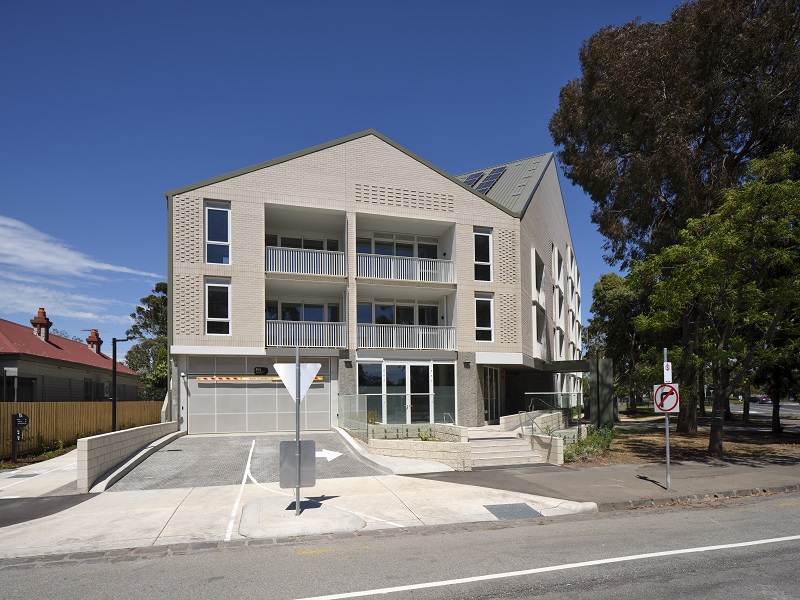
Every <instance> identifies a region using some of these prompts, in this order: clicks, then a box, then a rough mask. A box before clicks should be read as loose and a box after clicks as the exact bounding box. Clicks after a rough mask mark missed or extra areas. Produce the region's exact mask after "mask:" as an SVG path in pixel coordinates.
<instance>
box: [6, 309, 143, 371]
mask: <svg viewBox="0 0 800 600" xmlns="http://www.w3.org/2000/svg"><path fill="white" fill-rule="evenodd" d="M49 340H50V341H49V342H45V341H44V340H42V339H41V338H39V337H37V336H36V335H35V334H34V333H33V331H32V330H31V327H30V326H29V325H20V324H19V323H12V322H11V321H6V320H5V319H0V355H1V354H24V355H27V356H39V357H42V358H49V359H52V360H60V361H64V362H69V363H74V364H76V365H81V366H85V367H91V368H93V369H103V370H106V371H109V372H111V369H112V362H111V358H110V357H109V356H106V355H105V354H97V353H95V352H93V351H92V350H90V349H89V346H87V345H86V344H83V343H81V342H76V341H74V340H68V339H66V338H63V337H61V336H58V335H52V334H51V335H50V336H49ZM117 372H118V373H123V374H125V375H134V376H136V377H138V376H139V374H138V373H137V372H136V371H133V370H131V369H129V368H128V367H126V366H125V365H123V364H121V363H119V362H117Z"/></svg>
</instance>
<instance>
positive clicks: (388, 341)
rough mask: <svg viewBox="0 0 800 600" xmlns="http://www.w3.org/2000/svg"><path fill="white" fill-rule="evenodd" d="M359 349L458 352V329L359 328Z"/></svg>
mask: <svg viewBox="0 0 800 600" xmlns="http://www.w3.org/2000/svg"><path fill="white" fill-rule="evenodd" d="M358 347H359V348H394V349H398V350H456V328H455V327H438V326H433V325H366V324H362V325H359V326H358Z"/></svg>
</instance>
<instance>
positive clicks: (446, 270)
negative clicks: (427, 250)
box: [356, 254, 455, 283]
mask: <svg viewBox="0 0 800 600" xmlns="http://www.w3.org/2000/svg"><path fill="white" fill-rule="evenodd" d="M356 264H357V269H356V276H357V277H366V278H369V279H393V280H396V281H423V282H429V283H455V269H454V266H453V261H450V260H441V259H438V258H412V257H407V256H385V255H381V254H357V255H356Z"/></svg>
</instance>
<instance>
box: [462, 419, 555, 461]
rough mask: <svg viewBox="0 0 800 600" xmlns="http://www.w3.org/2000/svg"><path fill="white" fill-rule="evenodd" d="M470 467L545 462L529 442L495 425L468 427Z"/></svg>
mask: <svg viewBox="0 0 800 600" xmlns="http://www.w3.org/2000/svg"><path fill="white" fill-rule="evenodd" d="M469 448H470V453H471V455H472V468H473V469H475V468H480V467H503V466H513V465H528V464H534V463H543V462H545V460H544V458H543V457H542V456H540V455H539V454H537V453H536V452H534V451H533V450H532V449H531V445H530V443H529V442H527V441H525V440H524V439H522V438H520V437H517V436H516V434H515V433H514V432H511V431H505V430H502V429H501V428H499V427H498V426H496V425H487V426H485V427H470V428H469Z"/></svg>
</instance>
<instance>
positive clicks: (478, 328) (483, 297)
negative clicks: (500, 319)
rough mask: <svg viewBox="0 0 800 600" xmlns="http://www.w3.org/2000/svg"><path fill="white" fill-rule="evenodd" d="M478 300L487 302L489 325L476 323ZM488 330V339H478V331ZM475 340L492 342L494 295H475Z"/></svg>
mask: <svg viewBox="0 0 800 600" xmlns="http://www.w3.org/2000/svg"><path fill="white" fill-rule="evenodd" d="M478 302H488V303H489V326H488V327H481V326H479V325H478ZM479 331H480V332H483V331H488V332H489V339H488V340H481V339H478V332H479ZM475 341H476V342H493V341H494V296H488V295H480V296H478V295H476V296H475Z"/></svg>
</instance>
